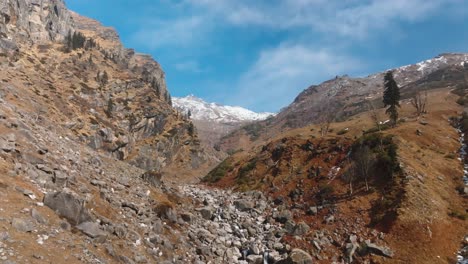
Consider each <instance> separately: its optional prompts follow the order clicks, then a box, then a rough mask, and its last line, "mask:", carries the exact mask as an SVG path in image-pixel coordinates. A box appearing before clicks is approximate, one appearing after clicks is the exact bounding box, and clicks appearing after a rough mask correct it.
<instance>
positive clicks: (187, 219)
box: [180, 213, 193, 223]
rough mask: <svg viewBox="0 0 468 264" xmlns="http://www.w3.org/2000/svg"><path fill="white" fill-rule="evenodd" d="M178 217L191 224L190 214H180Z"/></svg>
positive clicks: (191, 217)
mask: <svg viewBox="0 0 468 264" xmlns="http://www.w3.org/2000/svg"><path fill="white" fill-rule="evenodd" d="M180 217H181V218H182V220H184V221H185V222H187V223H192V220H193V215H192V214H191V213H182V214H180Z"/></svg>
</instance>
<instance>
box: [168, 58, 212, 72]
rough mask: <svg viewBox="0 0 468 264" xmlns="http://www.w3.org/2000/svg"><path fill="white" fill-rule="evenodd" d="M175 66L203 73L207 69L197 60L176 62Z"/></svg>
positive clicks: (179, 69)
mask: <svg viewBox="0 0 468 264" xmlns="http://www.w3.org/2000/svg"><path fill="white" fill-rule="evenodd" d="M174 67H175V68H176V69H177V70H178V71H182V72H191V73H201V72H205V71H206V69H204V68H202V67H201V66H200V64H199V63H198V62H197V61H195V60H188V61H182V62H179V63H176V64H175V65H174Z"/></svg>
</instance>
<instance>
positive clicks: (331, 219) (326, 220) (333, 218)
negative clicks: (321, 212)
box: [325, 215, 335, 224]
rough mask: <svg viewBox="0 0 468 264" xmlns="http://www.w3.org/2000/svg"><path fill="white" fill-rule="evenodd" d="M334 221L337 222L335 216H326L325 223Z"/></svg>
mask: <svg viewBox="0 0 468 264" xmlns="http://www.w3.org/2000/svg"><path fill="white" fill-rule="evenodd" d="M333 222H335V216H333V215H329V216H328V217H326V218H325V223H326V224H331V223H333Z"/></svg>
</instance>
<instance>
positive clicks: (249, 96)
mask: <svg viewBox="0 0 468 264" xmlns="http://www.w3.org/2000/svg"><path fill="white" fill-rule="evenodd" d="M464 1H465V0H431V1H427V0H392V1H383V0H346V1H343V0H274V1H272V0H258V1H251V0H180V1H174V6H176V7H174V8H176V9H178V10H184V12H177V13H176V14H175V15H174V16H169V17H166V18H165V19H163V20H160V19H154V18H148V19H147V20H148V21H147V22H146V23H143V25H144V26H143V27H142V28H140V29H139V30H138V31H137V32H136V33H135V34H134V35H133V37H132V40H133V41H134V42H138V43H139V44H140V46H144V47H146V48H148V49H150V50H158V51H160V50H162V49H164V50H170V51H171V52H172V53H174V56H178V55H179V53H183V56H181V57H183V58H184V59H185V60H186V61H182V62H179V63H177V64H174V67H175V69H176V70H178V71H180V72H195V73H197V72H202V71H203V69H204V68H206V67H207V66H201V65H199V64H198V63H197V61H209V60H201V58H200V56H201V55H200V54H202V55H203V56H205V55H206V52H207V51H208V50H209V49H207V48H205V49H204V48H200V47H204V46H205V45H210V44H209V43H212V42H213V40H215V39H216V38H222V37H225V36H222V34H219V33H220V32H223V33H224V32H226V31H224V29H225V28H227V27H229V28H230V29H232V28H242V29H243V30H247V31H248V32H249V33H252V34H255V33H258V32H261V30H266V31H268V32H280V31H281V34H284V35H285V36H287V38H288V39H287V41H286V40H285V39H276V41H277V42H276V43H262V44H260V45H258V46H255V47H254V48H252V49H254V53H257V56H256V59H252V60H251V63H252V64H251V65H250V66H249V65H247V66H246V67H247V69H248V70H246V71H245V72H243V73H240V75H239V78H238V80H237V83H236V84H233V85H232V86H233V87H229V89H228V88H226V89H222V90H223V91H224V92H225V93H226V97H229V98H230V99H229V100H227V102H226V103H231V104H241V105H243V106H247V107H253V106H255V108H256V109H261V110H269V111H271V110H274V109H277V108H279V107H281V106H285V105H287V104H288V103H289V102H290V101H292V99H293V98H294V97H295V96H296V95H297V93H298V92H299V91H301V90H302V89H304V88H306V87H307V86H309V85H310V84H314V83H320V82H322V81H324V80H326V79H327V78H330V77H334V76H335V75H337V74H344V73H349V74H355V73H362V72H363V69H364V68H365V67H366V65H365V64H364V63H362V62H361V61H360V60H358V59H357V58H356V57H354V56H353V55H351V54H352V52H351V50H352V49H353V48H356V47H361V46H362V45H364V44H366V45H367V43H372V40H373V38H375V37H381V36H382V34H387V35H392V33H398V32H399V31H400V30H402V29H404V27H405V26H406V25H408V24H412V23H413V24H416V23H420V22H423V21H425V20H428V19H430V18H431V17H434V16H444V17H449V16H450V15H451V14H453V12H452V11H453V10H455V9H457V8H458V9H460V7H459V6H460V5H462V7H463V6H464V5H465V3H464ZM273 2H274V3H273ZM166 3H167V4H169V5H170V4H171V1H168V2H166ZM188 14H189V15H188ZM259 29H261V30H259ZM285 32H286V33H285ZM217 34H218V35H217ZM395 35H397V36H398V35H399V34H393V36H395ZM321 46H322V47H321ZM271 47H274V48H271ZM323 47H326V48H323ZM219 50H221V52H225V53H226V54H229V52H231V51H230V50H223V48H220V49H219ZM238 52H243V51H238ZM251 53H252V52H251ZM251 53H250V54H251ZM250 54H249V55H250ZM236 55H238V54H236ZM197 56H198V57H197ZM223 56H225V55H224V54H223ZM177 59H180V58H177ZM367 63H372V62H369V61H368V62H367ZM218 66H219V65H218ZM208 67H209V68H212V69H213V71H215V70H214V69H215V67H210V66H208ZM220 71H222V70H220ZM213 76H214V77H213V78H214V79H216V76H215V75H213ZM216 81H220V80H219V79H216ZM229 85H231V84H229Z"/></svg>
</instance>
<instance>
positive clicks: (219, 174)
mask: <svg viewBox="0 0 468 264" xmlns="http://www.w3.org/2000/svg"><path fill="white" fill-rule="evenodd" d="M232 169H233V167H232V165H231V160H230V159H229V158H227V159H225V160H223V162H221V163H220V164H219V165H218V166H217V167H216V168H214V169H213V170H212V171H210V172H209V173H208V174H207V175H206V176H205V177H203V179H202V181H203V182H208V183H215V182H217V181H219V180H221V179H222V178H223V177H224V176H226V174H227V172H229V171H232Z"/></svg>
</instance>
